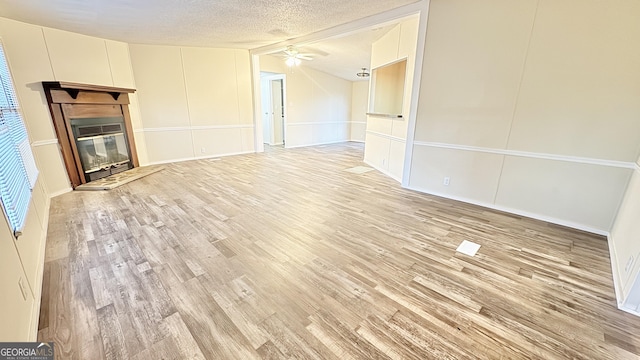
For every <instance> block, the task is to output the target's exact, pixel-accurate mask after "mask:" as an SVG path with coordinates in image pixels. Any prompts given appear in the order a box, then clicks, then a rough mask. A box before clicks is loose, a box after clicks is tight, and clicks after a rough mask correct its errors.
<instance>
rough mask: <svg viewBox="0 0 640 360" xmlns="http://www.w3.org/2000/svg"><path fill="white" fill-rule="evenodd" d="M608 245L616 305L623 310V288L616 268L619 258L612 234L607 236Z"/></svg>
mask: <svg viewBox="0 0 640 360" xmlns="http://www.w3.org/2000/svg"><path fill="white" fill-rule="evenodd" d="M607 244H608V245H609V258H610V262H611V275H613V290H614V292H615V295H616V300H617V301H616V303H617V305H618V309H622V305H623V304H624V299H623V298H622V288H621V285H622V284H620V283H619V282H618V280H619V279H620V276H619V274H618V267H617V266H616V264H617V263H618V262H617V258H618V257H617V256H616V247H615V246H613V237H612V236H611V234H607Z"/></svg>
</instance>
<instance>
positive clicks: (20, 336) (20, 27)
mask: <svg viewBox="0 0 640 360" xmlns="http://www.w3.org/2000/svg"><path fill="white" fill-rule="evenodd" d="M0 37H1V38H2V42H3V44H4V48H5V52H6V56H7V60H8V62H9V67H10V69H11V73H12V76H13V80H14V83H15V87H16V92H17V94H18V100H19V102H20V106H21V109H22V113H23V115H24V120H25V125H26V127H27V131H28V133H29V139H30V142H31V146H32V149H33V152H34V156H35V160H36V165H37V167H38V169H39V172H40V175H39V177H38V181H37V183H36V186H35V188H34V190H33V193H32V200H31V204H30V207H29V212H28V214H27V221H26V225H25V229H24V230H23V235H22V236H21V237H20V238H19V239H18V240H17V241H16V240H15V239H14V238H13V235H12V233H11V230H10V228H9V226H8V224H7V223H6V220H5V219H4V217H2V220H0V287H1V288H2V289H4V290H3V296H2V297H0V318H2V319H3V320H2V326H0V341H18V340H20V341H27V340H35V338H36V332H37V328H36V325H37V319H38V313H39V304H40V293H41V287H42V269H43V264H44V246H45V237H46V233H47V225H48V217H49V198H50V197H51V196H55V195H56V194H59V193H62V192H66V191H69V190H70V189H71V188H70V184H69V179H68V176H67V173H66V170H65V167H64V163H63V162H62V158H61V155H60V151H59V150H58V142H57V138H56V134H55V131H54V129H53V126H52V121H51V117H50V115H49V109H48V107H47V102H46V98H45V96H44V93H43V90H42V85H41V82H42V81H52V80H58V81H73V82H82V83H90V84H99V85H113V86H121V87H135V86H134V85H135V84H134V81H133V75H132V73H131V66H130V62H129V54H128V46H127V44H124V43H120V42H116V41H110V40H104V39H98V38H93V37H89V36H84V35H79V34H74V33H69V32H65V31H60V30H55V29H50V28H45V27H40V26H34V25H30V24H25V23H21V22H17V21H13V20H9V19H5V18H0ZM132 120H133V121H134V123H139V117H138V115H137V110H136V99H135V95H134V96H133V97H132ZM136 140H137V139H136ZM19 282H20V283H22V284H23V288H24V289H25V296H26V300H25V298H24V297H23V295H22V291H21V290H20V287H19V285H18V284H19Z"/></svg>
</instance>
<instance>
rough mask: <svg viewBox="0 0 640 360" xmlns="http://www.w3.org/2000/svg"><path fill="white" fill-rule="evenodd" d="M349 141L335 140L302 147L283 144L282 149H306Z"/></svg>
mask: <svg viewBox="0 0 640 360" xmlns="http://www.w3.org/2000/svg"><path fill="white" fill-rule="evenodd" d="M349 141H351V140H337V141H329V142H322V143H313V144H304V145H294V146H287V145H286V144H285V146H284V148H285V149H297V148H301V147H308V146H318V145H331V144H339V143H345V142H349Z"/></svg>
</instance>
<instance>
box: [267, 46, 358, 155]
mask: <svg viewBox="0 0 640 360" xmlns="http://www.w3.org/2000/svg"><path fill="white" fill-rule="evenodd" d="M260 71H262V72H270V73H278V74H285V76H286V80H285V82H286V89H285V91H286V103H285V117H286V126H285V146H286V147H287V148H291V147H299V146H309V145H318V144H328V143H334V142H341V141H348V140H349V130H350V124H349V121H350V112H351V95H352V87H351V82H350V81H347V80H344V79H340V78H338V77H335V76H332V75H329V74H326V73H323V72H321V71H317V70H314V69H311V68H309V67H306V66H305V64H304V61H303V63H302V64H301V65H300V66H298V67H295V68H293V69H291V68H289V67H287V66H286V65H285V63H284V61H283V59H281V58H278V57H274V56H269V55H264V56H260Z"/></svg>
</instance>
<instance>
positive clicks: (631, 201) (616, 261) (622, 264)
mask: <svg viewBox="0 0 640 360" xmlns="http://www.w3.org/2000/svg"><path fill="white" fill-rule="evenodd" d="M636 164H637V165H638V166H637V167H636V169H635V170H634V172H633V176H632V177H631V181H630V182H629V186H628V188H627V192H626V194H625V197H624V201H623V202H622V205H621V206H620V209H619V210H618V215H617V217H616V220H615V222H614V224H613V229H612V230H611V235H610V236H609V239H610V243H611V245H612V246H611V250H612V254H611V257H612V264H613V267H614V272H613V275H614V280H615V283H616V285H617V287H618V288H617V289H616V290H617V293H618V294H619V298H618V303H619V304H621V305H622V304H624V303H625V302H626V300H627V299H628V298H629V295H630V293H631V290H632V287H633V285H634V281H635V282H638V281H640V260H639V259H638V258H639V257H640V223H639V222H638V219H640V159H639V160H638V161H637V162H636ZM627 265H628V266H629V267H628V268H627ZM635 291H637V289H636V290H635ZM638 296H640V294H637V293H636V294H635V297H636V298H637V297H638ZM635 305H636V306H637V304H635ZM636 311H640V309H637V310H636Z"/></svg>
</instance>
